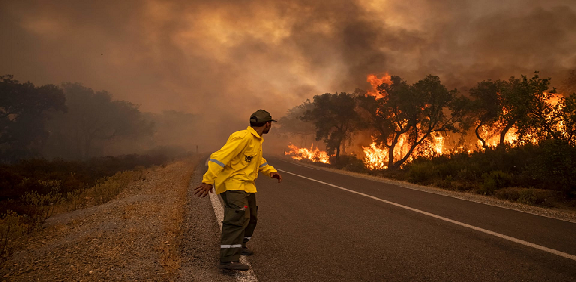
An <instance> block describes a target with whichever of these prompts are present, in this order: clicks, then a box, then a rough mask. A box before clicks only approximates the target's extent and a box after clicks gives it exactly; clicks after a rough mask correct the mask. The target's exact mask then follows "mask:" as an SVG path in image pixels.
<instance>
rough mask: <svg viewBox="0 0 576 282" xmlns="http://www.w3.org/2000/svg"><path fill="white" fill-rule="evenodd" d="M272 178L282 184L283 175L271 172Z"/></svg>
mask: <svg viewBox="0 0 576 282" xmlns="http://www.w3.org/2000/svg"><path fill="white" fill-rule="evenodd" d="M270 177H272V178H277V179H278V183H280V182H282V175H280V174H279V173H278V172H271V173H270Z"/></svg>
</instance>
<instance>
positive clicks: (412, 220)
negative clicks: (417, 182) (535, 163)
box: [248, 158, 576, 281]
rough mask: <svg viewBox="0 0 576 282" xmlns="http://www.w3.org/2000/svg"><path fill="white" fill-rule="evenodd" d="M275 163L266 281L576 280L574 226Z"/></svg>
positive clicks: (256, 263) (263, 193)
mask: <svg viewBox="0 0 576 282" xmlns="http://www.w3.org/2000/svg"><path fill="white" fill-rule="evenodd" d="M268 162H269V163H271V164H272V165H274V166H275V167H276V168H277V169H280V170H281V172H282V175H283V182H282V183H281V184H278V183H276V180H275V179H269V178H267V177H262V176H261V177H260V178H259V179H258V180H257V187H258V194H257V202H258V205H259V222H258V226H257V228H256V232H255V233H254V236H253V239H252V241H251V242H250V243H249V247H251V249H253V250H254V251H255V255H253V256H251V257H249V258H248V259H249V261H250V263H251V265H252V268H253V270H254V273H255V274H256V277H257V279H258V280H259V281H576V260H575V258H576V257H575V256H574V255H576V224H574V223H571V222H567V221H561V220H556V219H551V218H546V217H541V216H536V215H532V214H527V213H523V212H518V211H514V210H510V209H504V208H499V207H495V206H490V205H485V204H479V203H474V202H469V201H465V200H460V199H456V198H453V197H447V196H442V195H437V194H432V193H426V192H422V191H418V190H412V189H408V188H404V187H400V186H396V185H392V184H387V183H382V182H377V181H374V180H369V179H363V178H357V177H352V176H349V175H343V174H338V173H334V172H330V171H324V170H318V169H313V168H308V167H304V166H299V165H297V164H294V163H292V162H287V161H284V160H282V159H275V158H269V159H268ZM303 177H306V178H303ZM309 178H312V179H314V180H311V179H309ZM318 181H321V182H318ZM329 184H332V185H333V186H331V185H329ZM334 186H338V187H342V188H345V189H349V191H347V190H343V189H341V188H337V187H334ZM351 191H352V192H351ZM359 193H362V194H359ZM386 201H388V202H386ZM486 231H489V232H486ZM490 232H492V233H490ZM514 240H516V241H514ZM518 242H524V244H522V243H518ZM525 243H527V244H525ZM531 244H533V245H531ZM539 248H540V249H539ZM542 249H544V250H542ZM554 251H557V253H554ZM565 256H568V257H565ZM570 256H572V258H570Z"/></svg>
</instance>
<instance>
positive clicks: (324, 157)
mask: <svg viewBox="0 0 576 282" xmlns="http://www.w3.org/2000/svg"><path fill="white" fill-rule="evenodd" d="M288 148H290V151H288V152H284V155H286V156H291V157H292V158H293V159H295V160H302V159H305V160H311V161H313V162H321V163H326V164H329V163H330V161H329V159H330V157H329V156H328V154H327V153H326V152H325V151H321V150H320V149H318V148H316V149H314V144H312V146H310V149H307V148H298V147H296V146H294V145H292V144H289V145H288Z"/></svg>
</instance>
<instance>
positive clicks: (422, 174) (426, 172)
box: [407, 161, 437, 184]
mask: <svg viewBox="0 0 576 282" xmlns="http://www.w3.org/2000/svg"><path fill="white" fill-rule="evenodd" d="M407 170H408V172H407V180H408V182H410V183H421V184H429V183H431V182H432V181H433V180H434V178H436V177H437V174H436V172H435V171H434V166H433V164H432V163H430V162H422V161H421V162H415V163H412V164H410V166H408V168H407Z"/></svg>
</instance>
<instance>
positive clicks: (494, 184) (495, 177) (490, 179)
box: [479, 170, 512, 195]
mask: <svg viewBox="0 0 576 282" xmlns="http://www.w3.org/2000/svg"><path fill="white" fill-rule="evenodd" d="M482 178H483V179H484V181H483V182H482V185H481V186H480V187H481V189H480V190H479V193H480V194H484V195H493V194H494V191H496V190H498V189H500V188H504V187H506V186H509V185H510V183H511V182H512V175H510V174H508V173H505V172H503V171H500V170H496V171H492V172H490V173H484V174H483V175H482Z"/></svg>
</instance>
